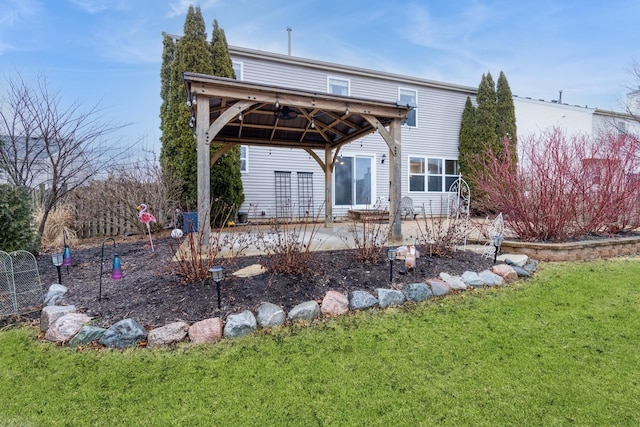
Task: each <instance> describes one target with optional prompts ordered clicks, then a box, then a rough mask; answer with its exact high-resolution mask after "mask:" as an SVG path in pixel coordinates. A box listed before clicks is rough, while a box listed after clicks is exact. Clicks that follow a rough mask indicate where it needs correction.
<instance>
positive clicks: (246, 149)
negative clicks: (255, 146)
mask: <svg viewBox="0 0 640 427" xmlns="http://www.w3.org/2000/svg"><path fill="white" fill-rule="evenodd" d="M243 149H244V156H242V150H243ZM243 160H244V168H243V167H242V161H243ZM240 172H242V173H247V172H249V146H248V145H241V146H240Z"/></svg>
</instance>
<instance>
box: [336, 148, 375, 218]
mask: <svg viewBox="0 0 640 427" xmlns="http://www.w3.org/2000/svg"><path fill="white" fill-rule="evenodd" d="M334 188H335V198H334V200H335V205H336V206H359V207H367V206H370V205H371V204H373V202H374V201H375V200H372V199H373V157H372V156H342V157H340V158H339V159H338V161H337V162H336V165H335V168H334Z"/></svg>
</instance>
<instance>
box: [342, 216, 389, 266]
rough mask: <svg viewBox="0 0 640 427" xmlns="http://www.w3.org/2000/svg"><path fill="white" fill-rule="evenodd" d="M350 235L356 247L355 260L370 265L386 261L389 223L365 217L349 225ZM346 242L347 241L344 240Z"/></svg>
mask: <svg viewBox="0 0 640 427" xmlns="http://www.w3.org/2000/svg"><path fill="white" fill-rule="evenodd" d="M349 233H350V235H351V237H352V238H353V244H354V246H355V249H356V250H355V252H354V256H355V260H356V261H358V262H362V263H368V264H379V263H380V262H382V261H383V260H386V257H385V253H386V245H387V241H388V240H389V221H388V220H387V221H386V222H381V221H379V220H374V219H370V218H368V217H367V216H363V217H362V218H361V219H359V220H355V221H353V222H352V223H350V224H349ZM344 240H345V242H346V241H347V239H346V238H344Z"/></svg>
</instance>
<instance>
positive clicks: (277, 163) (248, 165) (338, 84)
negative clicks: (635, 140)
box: [229, 46, 637, 218]
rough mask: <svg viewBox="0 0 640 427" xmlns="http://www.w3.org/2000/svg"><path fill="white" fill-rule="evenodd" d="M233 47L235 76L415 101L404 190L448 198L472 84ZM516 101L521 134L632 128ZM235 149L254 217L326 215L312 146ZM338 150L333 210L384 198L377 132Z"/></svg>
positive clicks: (385, 165)
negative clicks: (285, 213) (286, 213)
mask: <svg viewBox="0 0 640 427" xmlns="http://www.w3.org/2000/svg"><path fill="white" fill-rule="evenodd" d="M229 52H230V54H231V58H232V61H233V64H234V69H235V71H236V76H237V78H238V79H239V80H245V81H247V82H252V83H258V84H265V85H270V86H282V87H287V88H293V89H303V90H306V91H315V92H317V93H330V94H336V95H347V96H354V97H358V98H369V99H374V100H379V101H385V102H397V103H399V104H402V105H407V104H409V105H412V106H415V109H414V110H413V111H412V112H410V113H409V116H408V118H407V121H406V123H405V124H404V125H403V126H402V196H403V197H404V196H408V197H410V198H412V199H413V202H414V206H415V207H417V208H418V207H421V206H423V205H424V206H425V207H426V208H427V209H433V211H434V212H440V211H441V210H442V209H443V208H444V207H446V200H447V197H448V193H447V190H448V188H449V186H450V184H451V183H452V182H453V181H455V180H456V179H457V177H458V139H459V131H460V123H461V118H462V112H463V110H464V105H465V102H466V99H467V96H470V97H471V99H472V101H474V102H475V94H476V92H477V88H472V87H468V86H461V85H456V84H452V83H444V82H437V81H433V80H427V79H422V78H418V77H412V76H404V75H398V74H392V73H386V72H380V71H375V70H368V69H363V68H357V67H350V66H346V65H340V64H333V63H327V62H322V61H316V60H310V59H305V58H298V57H293V56H288V55H281V54H275V53H269V52H264V51H258V50H252V49H246V48H240V47H234V46H229ZM514 105H515V113H516V124H517V127H518V136H519V138H521V137H523V136H526V135H530V134H539V133H540V132H542V131H545V130H547V129H549V128H551V127H554V126H555V127H559V128H560V129H562V130H563V131H564V132H565V133H567V134H574V133H581V134H584V135H588V136H593V135H595V133H596V132H598V131H599V130H602V129H605V128H606V127H607V126H611V125H612V124H614V125H616V126H617V128H619V129H622V128H624V129H625V130H626V131H631V130H632V129H635V130H637V123H634V122H633V120H632V117H631V116H629V115H627V114H623V113H616V112H609V111H604V110H599V109H597V108H588V107H580V106H573V105H567V104H564V103H558V102H546V101H543V100H533V99H530V98H521V97H517V96H514ZM623 124H624V125H623ZM241 153H242V154H241V167H242V179H243V184H244V193H245V203H244V204H243V206H242V207H241V209H240V210H241V211H246V212H248V214H249V217H250V218H255V217H262V216H264V217H272V216H278V215H279V212H282V207H283V206H285V208H286V209H285V210H290V211H291V212H292V213H293V215H294V216H296V215H297V216H304V215H305V214H307V212H308V214H309V215H312V216H313V215H319V216H320V217H321V218H322V217H323V216H324V209H323V206H322V203H323V201H324V188H325V187H324V173H323V171H322V170H321V169H320V167H319V166H318V163H317V162H316V161H315V160H314V159H313V158H312V157H311V156H310V155H309V154H308V153H306V152H304V151H303V150H295V149H282V148H269V147H264V146H242V148H241ZM340 153H341V157H340V159H339V160H340V161H339V162H338V163H337V164H336V166H335V171H334V172H335V173H334V185H333V188H334V194H333V201H334V207H333V212H334V215H335V216H338V217H340V216H346V215H347V211H348V210H349V209H364V208H371V207H374V206H375V207H378V206H380V207H386V205H387V204H388V198H389V162H388V159H387V157H388V154H387V153H388V148H387V145H386V144H385V143H384V141H383V139H382V138H381V137H380V136H379V135H378V134H377V133H374V134H371V135H368V136H366V137H364V138H362V140H358V141H356V142H353V143H351V144H349V145H346V146H345V147H343V148H342V150H341V151H340ZM318 154H321V153H318ZM310 207H311V208H310Z"/></svg>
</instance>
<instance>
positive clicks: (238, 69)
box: [231, 61, 244, 80]
mask: <svg viewBox="0 0 640 427" xmlns="http://www.w3.org/2000/svg"><path fill="white" fill-rule="evenodd" d="M231 66H232V67H233V71H234V72H235V73H236V80H244V62H237V61H231Z"/></svg>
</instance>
